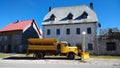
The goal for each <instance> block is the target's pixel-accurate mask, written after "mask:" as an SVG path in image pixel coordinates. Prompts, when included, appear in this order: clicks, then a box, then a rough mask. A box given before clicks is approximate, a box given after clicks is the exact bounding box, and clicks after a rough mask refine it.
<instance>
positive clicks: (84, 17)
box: [82, 11, 88, 19]
mask: <svg viewBox="0 0 120 68" xmlns="http://www.w3.org/2000/svg"><path fill="white" fill-rule="evenodd" d="M87 16H88V13H87V12H86V11H84V12H83V14H82V18H83V19H86V18H87Z"/></svg>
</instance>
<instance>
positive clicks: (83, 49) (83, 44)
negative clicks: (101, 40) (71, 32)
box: [82, 31, 86, 52]
mask: <svg viewBox="0 0 120 68" xmlns="http://www.w3.org/2000/svg"><path fill="white" fill-rule="evenodd" d="M85 35H86V32H85V31H83V32H82V51H83V52H85Z"/></svg>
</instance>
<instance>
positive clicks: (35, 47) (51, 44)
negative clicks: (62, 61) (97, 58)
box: [27, 38, 89, 59]
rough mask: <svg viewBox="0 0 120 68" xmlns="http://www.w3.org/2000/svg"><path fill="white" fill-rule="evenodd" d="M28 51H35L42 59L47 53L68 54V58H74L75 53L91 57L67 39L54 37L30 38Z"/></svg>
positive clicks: (36, 56)
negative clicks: (70, 43)
mask: <svg viewBox="0 0 120 68" xmlns="http://www.w3.org/2000/svg"><path fill="white" fill-rule="evenodd" d="M28 42H29V45H28V48H27V53H33V55H34V57H35V58H36V59H42V58H44V56H45V55H48V54H49V55H60V56H66V57H67V58H68V59H74V58H75V55H77V56H80V57H82V58H84V59H87V58H89V53H88V52H85V53H83V52H82V51H81V50H80V49H78V47H77V46H70V45H69V43H68V42H66V41H60V42H59V41H58V40H57V39H54V38H44V39H38V38H30V39H28Z"/></svg>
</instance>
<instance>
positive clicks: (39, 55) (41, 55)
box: [35, 52, 44, 59]
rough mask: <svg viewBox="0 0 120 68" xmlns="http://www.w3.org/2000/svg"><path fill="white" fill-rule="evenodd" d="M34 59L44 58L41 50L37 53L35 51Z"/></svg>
mask: <svg viewBox="0 0 120 68" xmlns="http://www.w3.org/2000/svg"><path fill="white" fill-rule="evenodd" d="M35 57H36V59H43V58H44V56H43V53H42V52H38V53H36V56H35Z"/></svg>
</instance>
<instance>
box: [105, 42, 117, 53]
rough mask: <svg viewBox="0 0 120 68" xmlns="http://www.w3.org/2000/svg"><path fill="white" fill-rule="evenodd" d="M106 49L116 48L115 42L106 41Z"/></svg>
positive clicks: (112, 49)
mask: <svg viewBox="0 0 120 68" xmlns="http://www.w3.org/2000/svg"><path fill="white" fill-rule="evenodd" d="M106 50H107V51H114V50H116V43H115V42H107V43H106Z"/></svg>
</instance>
